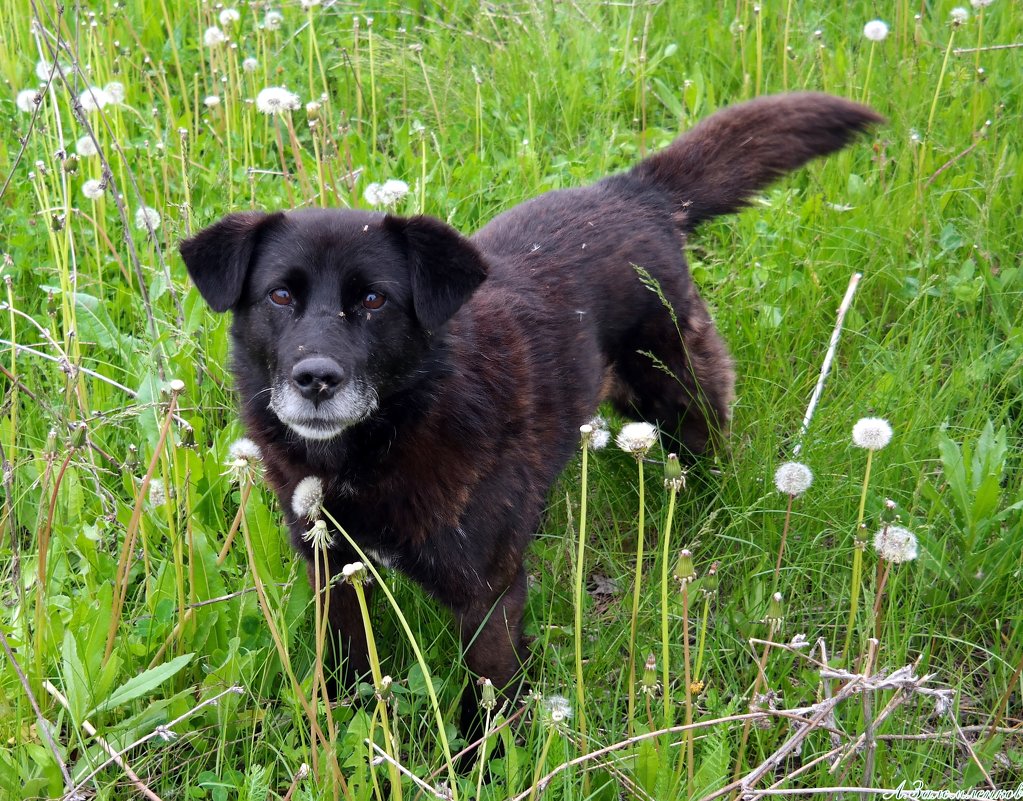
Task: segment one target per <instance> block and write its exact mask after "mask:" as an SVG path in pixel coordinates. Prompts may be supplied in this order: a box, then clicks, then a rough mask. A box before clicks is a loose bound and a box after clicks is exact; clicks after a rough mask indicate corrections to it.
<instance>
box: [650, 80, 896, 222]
mask: <svg viewBox="0 0 1023 801" xmlns="http://www.w3.org/2000/svg"><path fill="white" fill-rule="evenodd" d="M883 121H884V118H883V117H881V116H880V115H878V114H876V113H875V112H874V111H873V110H871V109H869V108H867V107H866V106H861V105H858V104H856V103H851V102H849V101H848V100H843V99H841V98H838V97H833V96H831V95H825V94H819V93H813V92H806V93H798V94H786V95H775V96H773V97H761V98H758V99H756V100H751V101H749V102H747V103H741V104H740V105H737V106H733V107H731V108H726V109H724V110H723V111H719V112H718V113H717V114H714V115H713V116H711V117H709V118H708V119H706V120H704V121H703V122H701V123H699V124H698V125H697V126H696V127H695V128H693V129H692V130H691V131H689V132H688V133H686V134H683V135H682V136H680V137H679V138H678V139H676V140H675V141H674V142H672V143H671V144H670V145H669V146H668V147H667V148H665V149H664V150H662V151H661V152H659V153H655V154H654V155H652V156H650V157H649V158H647V159H645V160H644V161H642V162H640V163H639V164H637V165H636V166H635V167H634V168H633V169H632V171H631V175H632V176H634V177H636V178H640V179H641V180H644V181H647V182H650V183H653V184H656V185H657V186H658V187H660V188H661V189H662V190H664V191H666V192H667V193H668V194H669V195H670V196H671V197H672V198H673V199H674V201H675V203H676V204H677V206H678V209H677V213H676V217H677V220H678V223H679V226H680V227H681V228H682V230H684V231H687V232H688V231H692V230H693V229H694V228H696V226H698V225H699V224H700V223H702V222H704V221H705V220H709V219H710V218H712V217H717V216H718V215H720V214H729V213H731V212H734V211H738V210H739V209H740V208H742V207H743V206H745V205H746V204H747V203H749V200H750V198H751V196H752V195H753V194H754V193H756V192H757V191H759V190H760V189H763V188H764V187H766V186H767V185H768V184H770V183H771V182H772V181H774V180H775V179H776V178H778V177H780V176H781V175H784V174H785V173H787V172H790V171H791V170H795V169H797V168H798V167H801V166H802V165H804V164H805V163H806V162H808V161H809V160H810V159H812V158H815V157H816V156H823V155H824V154H826V153H831V152H833V151H835V150H839V149H841V148H843V147H845V145H847V144H848V143H849V142H850V141H851V140H852V139H853V138H855V136H856V135H857V134H859V133H862V132H863V131H865V130H867V128H869V127H870V126H871V125H873V124H875V123H879V122H883Z"/></svg>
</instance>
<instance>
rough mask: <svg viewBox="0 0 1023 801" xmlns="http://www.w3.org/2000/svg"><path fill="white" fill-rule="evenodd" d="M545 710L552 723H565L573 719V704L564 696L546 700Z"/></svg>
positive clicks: (554, 696)
mask: <svg viewBox="0 0 1023 801" xmlns="http://www.w3.org/2000/svg"><path fill="white" fill-rule="evenodd" d="M543 708H544V712H545V713H546V715H547V718H548V719H549V720H550V722H551V723H554V724H558V723H564V722H566V721H568V720H571V718H572V704H571V703H569V700H568V699H567V698H565V696H563V695H552V696H549V697H548V698H545V699H544V702H543Z"/></svg>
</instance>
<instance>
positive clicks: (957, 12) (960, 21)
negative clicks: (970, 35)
mask: <svg viewBox="0 0 1023 801" xmlns="http://www.w3.org/2000/svg"><path fill="white" fill-rule="evenodd" d="M949 16H950V17H952V24H953V25H965V24H966V21H967V20H968V19H969V18H970V12H969V11H967V10H966V9H965V8H963V7H962V6H956V7H955V8H953V9H952V11H951V12H950V14H949Z"/></svg>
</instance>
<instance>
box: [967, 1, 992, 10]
mask: <svg viewBox="0 0 1023 801" xmlns="http://www.w3.org/2000/svg"><path fill="white" fill-rule="evenodd" d="M994 1H995V0H970V5H971V6H973V7H974V8H975V9H977V11H980V10H981V9H982V8H987V7H988V6H989V5H991V4H992V3H993V2H994Z"/></svg>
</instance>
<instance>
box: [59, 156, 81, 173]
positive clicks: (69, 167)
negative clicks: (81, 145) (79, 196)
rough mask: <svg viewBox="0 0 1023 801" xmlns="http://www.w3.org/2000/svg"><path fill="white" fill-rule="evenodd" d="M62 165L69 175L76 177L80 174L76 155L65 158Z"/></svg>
mask: <svg viewBox="0 0 1023 801" xmlns="http://www.w3.org/2000/svg"><path fill="white" fill-rule="evenodd" d="M60 165H61V167H63V168H64V172H66V173H67V174H68V175H75V174H76V173H77V172H78V156H77V155H75V154H74V153H72V154H71V155H70V156H65V157H64V159H63V161H61V163H60Z"/></svg>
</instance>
